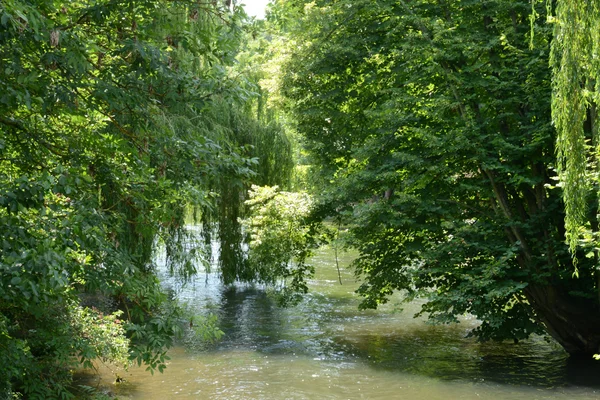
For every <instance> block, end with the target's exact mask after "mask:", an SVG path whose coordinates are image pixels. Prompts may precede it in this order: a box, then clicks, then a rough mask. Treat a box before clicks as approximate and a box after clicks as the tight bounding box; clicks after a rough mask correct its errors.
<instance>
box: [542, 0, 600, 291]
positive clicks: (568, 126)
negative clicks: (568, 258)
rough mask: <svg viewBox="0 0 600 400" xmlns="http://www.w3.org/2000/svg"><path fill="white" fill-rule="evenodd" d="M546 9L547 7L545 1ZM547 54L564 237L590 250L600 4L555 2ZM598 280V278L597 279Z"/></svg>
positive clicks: (595, 194)
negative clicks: (550, 73)
mask: <svg viewBox="0 0 600 400" xmlns="http://www.w3.org/2000/svg"><path fill="white" fill-rule="evenodd" d="M549 6H550V3H549ZM548 20H549V22H551V23H553V24H554V37H553V40H552V53H551V59H550V64H551V68H552V89H553V93H552V119H553V121H554V123H555V125H556V130H557V133H558V138H557V155H558V163H557V167H558V170H559V175H560V178H561V182H562V184H563V188H564V189H563V190H564V199H565V208H566V219H565V225H566V229H567V239H568V241H569V246H570V248H571V251H572V252H575V251H576V248H577V246H578V245H581V246H582V247H584V248H588V249H592V250H593V249H594V248H595V247H597V245H596V243H597V242H598V237H597V236H598V233H599V230H598V224H597V221H596V218H597V217H596V214H597V213H598V209H597V205H596V203H597V200H593V201H590V199H596V198H597V197H598V154H599V153H598V143H599V142H598V122H599V121H598V118H599V116H598V110H597V104H598V102H599V100H600V98H599V96H600V79H598V78H599V77H598V73H599V72H598V71H600V64H599V60H598V57H597V54H598V52H599V51H600V5H599V4H598V3H597V2H594V1H592V2H588V1H579V0H560V1H558V2H557V3H556V10H555V15H552V14H551V15H549V18H548ZM597 279H598V280H599V282H600V276H598V277H597Z"/></svg>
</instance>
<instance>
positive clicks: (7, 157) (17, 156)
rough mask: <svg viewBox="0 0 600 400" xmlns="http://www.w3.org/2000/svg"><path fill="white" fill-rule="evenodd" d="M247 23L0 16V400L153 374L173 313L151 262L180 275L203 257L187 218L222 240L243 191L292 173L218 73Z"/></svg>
mask: <svg viewBox="0 0 600 400" xmlns="http://www.w3.org/2000/svg"><path fill="white" fill-rule="evenodd" d="M243 18H244V14H243V11H242V10H241V9H239V8H237V7H235V6H232V5H231V2H196V1H162V0H152V1H150V0H144V1H130V0H102V1H88V0H78V1H70V2H58V1H54V0H41V1H37V0H36V1H28V0H11V1H3V2H2V3H1V4H0V65H1V66H2V67H1V68H0V206H1V207H0V230H1V231H2V238H1V240H0V364H2V365H3V366H4V368H3V371H2V373H1V374H0V396H3V395H5V394H6V395H8V393H9V392H11V391H13V392H20V393H21V394H24V395H25V396H26V397H27V398H31V399H36V398H37V399H50V398H57V397H60V398H70V397H72V396H73V393H72V390H71V389H69V387H68V385H69V382H70V377H71V372H72V370H73V369H74V368H76V367H78V366H80V365H83V366H84V367H91V366H92V361H93V360H95V359H104V360H107V361H114V362H120V363H124V362H125V360H134V361H136V362H138V363H144V364H147V365H148V368H149V369H151V370H154V369H158V370H162V369H163V368H164V367H165V360H166V354H165V351H166V349H167V348H168V347H169V346H170V345H171V343H172V341H173V338H174V335H175V334H176V333H177V332H178V330H180V319H181V310H180V308H179V307H177V306H174V305H172V304H171V303H169V302H168V301H167V297H166V295H165V294H164V293H163V291H162V290H161V288H160V285H159V282H158V281H157V278H156V276H155V274H154V272H155V268H156V266H155V265H154V264H153V252H154V251H155V250H156V248H157V246H165V248H166V252H167V256H168V265H169V266H170V267H171V270H172V272H177V273H179V274H180V275H181V276H183V277H185V276H189V274H192V273H194V272H195V270H196V268H197V267H196V266H197V263H196V261H198V260H207V259H208V257H209V255H208V254H207V253H206V249H204V250H203V246H200V245H193V243H195V242H194V241H192V240H191V239H190V238H191V236H190V233H189V232H188V231H187V230H186V229H185V218H186V213H187V212H188V211H189V210H195V211H196V212H197V213H196V215H198V216H199V217H200V218H201V219H202V220H203V221H204V222H205V225H204V227H205V231H204V233H205V234H206V235H205V236H206V237H207V240H210V235H209V233H210V232H215V231H216V232H218V233H219V235H220V237H221V239H222V241H226V239H227V238H231V236H230V235H229V236H228V235H227V234H225V233H223V232H234V233H235V232H238V234H239V223H238V222H237V218H238V214H237V211H236V210H239V209H240V207H241V205H242V204H243V200H244V196H243V195H241V196H240V193H242V194H243V193H245V190H246V188H247V187H249V185H250V182H251V181H252V180H253V179H255V180H256V181H257V182H258V183H260V184H267V183H268V184H278V183H279V184H281V183H282V181H283V180H285V179H287V178H286V177H287V176H289V174H290V170H291V165H290V162H289V154H290V151H291V150H290V143H289V141H288V140H287V139H286V137H285V135H284V134H283V132H282V129H281V127H280V126H278V125H277V124H276V123H275V122H272V121H266V120H264V119H263V120H259V119H257V118H256V115H255V114H253V112H252V109H251V107H248V106H246V105H245V104H244V103H245V101H247V100H249V99H252V98H255V96H256V94H255V91H254V89H255V88H256V85H255V84H254V83H253V82H252V81H248V80H247V79H246V78H245V77H244V75H243V74H242V73H241V72H239V71H236V72H232V70H231V68H230V66H232V65H233V64H234V58H235V56H236V53H237V51H238V49H239V46H240V43H241V40H242V38H243V31H242V26H243V25H242V19H243ZM249 103H251V101H249ZM271 150H275V151H277V153H276V154H277V157H270V156H269V151H271ZM232 210H233V211H232ZM228 224H229V225H234V226H233V228H231V229H230V228H229V225H228ZM236 224H237V226H235V225H236ZM229 240H230V241H231V239H229ZM237 244H238V245H239V242H237ZM207 247H208V248H210V243H209V246H207ZM221 248H222V249H225V250H226V246H221ZM227 254H229V253H227ZM230 265H233V264H231V263H230ZM231 268H232V267H229V269H227V268H226V267H224V269H223V271H222V273H223V277H224V279H225V280H226V281H229V282H231V281H233V280H235V279H236V278H239V276H240V274H241V272H240V271H237V270H233V272H232V269H231ZM91 305H95V306H96V308H91V307H90V306H91ZM118 315H121V316H120V317H118ZM121 318H122V319H121Z"/></svg>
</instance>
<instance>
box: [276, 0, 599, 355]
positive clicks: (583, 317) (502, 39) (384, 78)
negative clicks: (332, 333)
mask: <svg viewBox="0 0 600 400" xmlns="http://www.w3.org/2000/svg"><path fill="white" fill-rule="evenodd" d="M295 3H296V4H300V5H301V7H300V10H301V12H300V15H301V18H300V19H299V21H300V22H299V23H298V25H296V26H295V27H294V28H292V29H293V32H294V38H295V39H296V41H297V42H296V44H295V49H294V50H293V55H292V57H291V58H290V61H289V62H288V63H287V64H286V65H285V66H284V75H283V78H282V80H281V81H282V82H283V91H284V95H285V96H286V99H287V102H286V104H287V105H288V107H289V111H290V114H291V116H292V118H293V119H294V120H295V122H296V124H297V128H298V131H299V132H300V133H301V135H302V136H303V137H304V138H305V144H306V147H307V148H308V149H309V151H310V154H311V157H312V160H313V165H314V173H315V174H320V175H321V176H322V179H321V181H322V182H327V184H326V185H324V186H323V187H322V188H321V189H320V190H321V191H322V193H323V196H322V199H321V213H322V215H323V216H331V215H334V216H337V217H344V218H345V221H346V223H347V224H348V225H349V226H350V232H351V242H352V244H353V245H354V246H355V247H357V248H358V249H359V251H360V257H359V259H358V260H357V262H356V263H355V266H356V269H357V273H358V274H359V275H360V277H361V278H362V279H363V280H364V281H363V284H362V285H361V287H360V289H359V292H360V293H361V294H362V295H363V296H364V300H363V303H362V306H363V307H369V308H372V307H376V306H377V305H378V304H380V303H382V302H385V301H387V298H388V297H389V295H390V294H391V293H393V292H394V291H402V292H404V293H405V294H406V295H407V298H408V299H410V298H414V297H415V296H420V297H424V298H426V299H427V302H426V303H425V305H424V306H423V312H424V313H426V314H427V315H428V316H429V318H430V319H431V320H434V321H437V322H442V323H449V322H455V321H457V317H458V316H459V315H462V314H463V313H471V314H473V315H475V316H476V317H477V318H478V319H480V320H481V321H482V323H481V325H480V326H479V327H478V328H477V329H475V331H474V332H472V334H473V335H476V336H477V337H479V338H481V339H484V340H485V339H513V340H520V339H522V338H525V337H527V336H528V335H529V334H531V333H533V332H538V333H539V332H547V333H549V334H550V335H551V336H553V337H554V338H555V339H556V340H557V341H558V342H559V343H560V344H561V345H562V346H563V347H564V348H565V349H566V350H567V351H568V352H569V353H572V354H582V353H583V354H591V353H595V352H597V350H598V345H599V344H600V318H599V314H598V311H599V310H598V308H599V305H598V287H597V285H596V283H595V281H596V280H595V274H596V272H595V271H596V265H597V262H596V259H595V255H594V254H591V255H588V256H589V257H588V258H586V257H585V256H583V254H580V257H578V258H579V260H580V261H579V265H578V271H579V278H577V277H574V276H573V271H574V268H575V267H574V263H573V261H572V259H571V257H570V255H569V251H568V246H567V245H566V244H565V228H564V215H565V214H564V212H565V206H564V203H563V201H562V193H561V188H560V187H557V184H556V183H557V174H556V171H555V166H556V162H555V151H554V148H555V147H554V145H555V141H556V133H555V130H554V128H553V127H552V124H551V111H550V110H551V107H550V102H551V98H552V89H551V74H550V68H549V66H548V65H549V64H548V63H549V53H550V42H551V39H552V36H551V28H550V27H549V26H548V25H545V24H533V31H532V25H531V23H530V18H531V15H532V8H531V7H532V5H531V3H529V2H519V1H517V2H498V1H482V2H470V1H453V2H429V1H417V2H405V1H385V0H382V1H377V2H372V1H352V2H349V1H326V0H323V1H317V2H312V3H306V4H304V3H303V2H295ZM277 4H279V5H281V3H277ZM302 5H303V7H302ZM534 7H535V8H534V12H535V14H536V15H538V16H541V18H542V20H543V19H544V18H545V15H546V9H545V8H544V5H543V4H538V3H535V2H534ZM294 12H298V7H296V9H295V10H294ZM532 35H533V36H532ZM532 41H533V43H532ZM531 44H533V46H531Z"/></svg>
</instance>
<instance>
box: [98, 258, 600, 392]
mask: <svg viewBox="0 0 600 400" xmlns="http://www.w3.org/2000/svg"><path fill="white" fill-rule="evenodd" d="M331 253H332V252H328V251H327V250H323V251H321V252H320V253H319V254H317V256H316V257H315V261H316V265H317V275H316V277H315V279H314V280H313V281H312V282H311V293H310V294H309V295H308V296H307V297H306V299H305V300H304V301H303V303H302V304H300V305H299V306H297V307H293V308H289V309H281V308H278V307H277V306H276V305H275V303H274V302H273V301H272V299H271V298H270V297H269V296H267V295H266V294H265V292H264V291H263V290H262V289H261V288H259V287H252V286H238V287H228V288H226V287H223V286H222V285H221V284H220V282H219V279H218V277H217V276H216V275H215V274H206V275H201V276H199V277H198V278H197V279H196V280H195V281H192V282H191V283H189V284H188V285H186V286H181V285H180V284H179V283H178V282H177V281H176V280H174V279H171V278H169V277H168V276H166V275H165V276H163V281H164V283H165V285H167V286H170V287H171V288H172V289H173V290H174V292H175V293H176V295H177V296H178V298H180V299H183V300H184V301H187V302H188V303H189V304H190V305H191V306H192V307H194V308H195V309H196V310H197V311H198V312H200V313H205V312H207V311H208V312H212V313H214V314H216V315H217V317H218V320H219V326H220V328H221V329H222V330H223V331H224V332H225V336H224V338H223V339H222V340H221V341H220V342H219V343H218V344H216V345H214V346H212V347H210V348H208V349H205V350H203V351H194V350H191V349H189V348H188V349H186V348H184V347H177V348H175V349H173V350H172V351H171V352H170V356H171V358H172V359H171V362H170V363H169V366H168V368H167V370H166V371H165V373H164V374H155V375H154V376H152V375H150V374H148V373H147V372H144V370H143V368H132V369H131V370H130V371H128V372H124V373H123V372H121V373H120V374H121V375H122V376H124V377H125V379H126V381H125V382H124V383H122V384H119V385H111V384H109V382H110V381H112V380H113V379H114V378H113V375H111V372H110V371H109V370H108V369H106V368H104V369H101V371H102V373H101V374H100V376H99V379H100V380H101V383H103V384H106V385H107V387H108V388H109V390H111V391H112V392H115V393H117V394H119V396H120V397H121V398H130V399H148V400H152V399H165V398H179V399H228V400H232V399H427V400H430V399H431V400H434V399H443V400H448V399H493V400H502V399H528V400H532V399H572V398H577V399H581V400H585V399H599V398H600V395H599V394H598V393H597V391H596V387H598V386H600V385H598V384H599V383H600V379H599V378H597V377H600V367H599V366H600V362H599V363H597V364H596V363H594V364H591V365H586V366H583V367H582V366H578V365H576V364H575V363H574V362H572V361H569V360H568V359H567V357H566V356H565V354H564V352H563V351H562V350H560V349H559V348H557V347H556V346H555V345H552V344H549V343H547V342H546V341H545V340H543V338H539V337H538V338H534V339H532V340H528V341H524V342H521V343H519V344H516V345H515V344H512V343H510V344H509V343H503V344H497V343H477V342H476V341H475V340H473V339H467V338H465V336H466V333H467V332H468V330H469V329H471V328H472V327H473V326H475V324H476V321H474V320H473V319H472V318H471V319H469V318H465V319H464V320H463V321H462V323H460V324H456V325H450V326H433V325H428V324H426V323H425V321H423V320H419V319H412V318H411V316H412V314H414V312H416V311H417V310H418V309H419V304H418V303H415V304H411V305H406V306H405V308H406V309H405V311H404V312H398V307H397V306H395V305H394V301H396V300H398V299H392V301H391V304H390V305H386V306H384V307H382V309H381V310H378V311H358V309H357V305H358V302H359V299H358V298H357V296H356V295H355V294H354V290H355V289H356V287H357V284H356V282H355V281H354V277H353V274H352V271H349V270H348V269H346V268H343V269H342V270H341V274H342V282H343V283H344V284H343V285H340V284H339V281H338V272H337V269H336V267H335V262H334V261H333V256H332V254H331ZM351 256H352V255H346V256H345V258H344V259H342V261H343V263H344V264H345V265H347V264H348V262H349V260H350V259H351Z"/></svg>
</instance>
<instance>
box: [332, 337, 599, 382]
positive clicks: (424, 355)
mask: <svg viewBox="0 0 600 400" xmlns="http://www.w3.org/2000/svg"><path fill="white" fill-rule="evenodd" d="M334 346H337V348H338V349H340V350H341V351H344V352H346V353H348V354H350V353H352V354H354V355H356V356H357V357H359V358H361V359H363V360H365V361H366V362H368V363H369V364H370V365H371V366H372V367H374V368H381V369H386V370H389V371H399V372H400V371H401V372H407V373H413V374H416V375H425V376H430V377H435V378H438V379H443V380H462V381H474V382H483V381H490V382H497V383H503V384H515V385H530V386H538V387H562V386H568V385H581V386H589V387H599V386H600V382H599V381H598V376H600V362H596V363H595V364H594V363H593V361H592V362H591V363H584V364H582V363H581V361H580V360H574V359H569V358H567V355H566V353H564V352H563V351H562V350H560V349H553V348H552V347H551V346H550V345H548V344H547V343H545V342H544V341H543V340H542V339H540V338H537V339H535V340H533V339H532V340H530V341H526V342H522V343H519V344H512V343H510V344H509V343H506V342H504V343H493V342H489V343H477V342H475V341H474V340H472V339H465V337H464V330H462V329H453V328H452V327H451V326H423V327H411V329H410V330H406V331H402V332H399V333H395V334H390V335H378V334H376V333H373V334H365V335H357V336H354V337H337V338H335V345H334Z"/></svg>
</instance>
